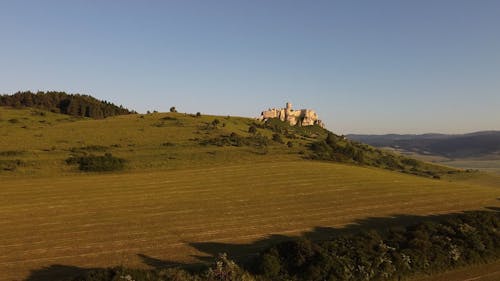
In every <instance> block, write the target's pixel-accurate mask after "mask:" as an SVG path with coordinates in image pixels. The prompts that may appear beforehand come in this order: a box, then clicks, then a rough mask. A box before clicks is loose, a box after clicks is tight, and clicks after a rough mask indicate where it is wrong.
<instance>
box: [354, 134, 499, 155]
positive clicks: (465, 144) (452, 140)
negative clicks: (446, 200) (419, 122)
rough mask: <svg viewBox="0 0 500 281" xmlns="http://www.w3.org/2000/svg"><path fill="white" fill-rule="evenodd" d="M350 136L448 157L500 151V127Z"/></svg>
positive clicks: (373, 143) (374, 144)
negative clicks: (461, 131)
mask: <svg viewBox="0 0 500 281" xmlns="http://www.w3.org/2000/svg"><path fill="white" fill-rule="evenodd" d="M347 137H348V138H349V139H351V140H355V141H359V142H363V143H366V144H369V145H373V146H376V147H391V148H394V149H398V150H404V151H408V152H414V153H418V154H424V155H438V156H444V157H447V158H468V157H482V156H487V155H500V131H482V132H475V133H470V134H463V135H445V134H423V135H396V134H388V135H348V136H347Z"/></svg>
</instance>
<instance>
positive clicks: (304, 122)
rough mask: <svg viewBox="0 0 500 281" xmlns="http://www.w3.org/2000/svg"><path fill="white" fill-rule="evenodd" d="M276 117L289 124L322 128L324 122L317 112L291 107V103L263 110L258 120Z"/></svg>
mask: <svg viewBox="0 0 500 281" xmlns="http://www.w3.org/2000/svg"><path fill="white" fill-rule="evenodd" d="M272 118H278V119H280V120H281V121H286V122H288V123H290V125H292V126H295V125H299V126H312V125H319V126H321V127H322V128H324V124H323V122H322V121H321V120H319V118H318V114H317V113H316V112H315V111H314V110H311V109H301V110H294V109H292V104H291V103H287V104H286V107H285V108H273V109H268V110H266V111H263V112H262V113H261V115H260V118H259V119H260V120H268V119H272Z"/></svg>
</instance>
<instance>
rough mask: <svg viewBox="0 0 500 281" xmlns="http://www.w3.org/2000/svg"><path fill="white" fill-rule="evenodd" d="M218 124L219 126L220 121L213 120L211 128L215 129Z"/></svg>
mask: <svg viewBox="0 0 500 281" xmlns="http://www.w3.org/2000/svg"><path fill="white" fill-rule="evenodd" d="M219 124H220V120H219V119H214V121H212V126H213V127H214V128H217V125H219Z"/></svg>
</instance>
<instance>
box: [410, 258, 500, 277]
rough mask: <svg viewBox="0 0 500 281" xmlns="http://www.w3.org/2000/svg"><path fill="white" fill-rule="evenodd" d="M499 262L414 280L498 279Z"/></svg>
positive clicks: (499, 273)
mask: <svg viewBox="0 0 500 281" xmlns="http://www.w3.org/2000/svg"><path fill="white" fill-rule="evenodd" d="M498 280H500V262H494V263H491V264H484V265H477V266H471V267H468V268H463V269H458V270H453V271H450V272H446V273H443V274H439V275H437V276H429V277H421V278H416V279H414V281H498Z"/></svg>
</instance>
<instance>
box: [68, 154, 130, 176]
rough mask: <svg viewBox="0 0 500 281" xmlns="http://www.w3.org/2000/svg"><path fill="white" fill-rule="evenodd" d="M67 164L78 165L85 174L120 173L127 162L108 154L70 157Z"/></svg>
mask: <svg viewBox="0 0 500 281" xmlns="http://www.w3.org/2000/svg"><path fill="white" fill-rule="evenodd" d="M66 163H67V164H70V165H74V164H78V168H79V169H80V170H81V171H85V172H110V171H120V170H123V168H124V167H125V160H124V159H122V158H118V157H114V156H113V155H111V153H106V154H104V155H103V156H96V155H87V156H81V157H70V158H68V159H66Z"/></svg>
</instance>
